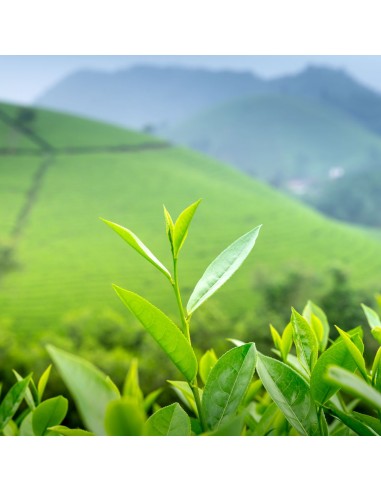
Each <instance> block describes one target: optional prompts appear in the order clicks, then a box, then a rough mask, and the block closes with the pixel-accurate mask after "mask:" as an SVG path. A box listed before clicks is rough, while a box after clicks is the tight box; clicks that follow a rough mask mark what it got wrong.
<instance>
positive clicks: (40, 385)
mask: <svg viewBox="0 0 381 492" xmlns="http://www.w3.org/2000/svg"><path fill="white" fill-rule="evenodd" d="M51 369H52V366H51V365H49V366H48V367H47V368H46V370H45V372H44V373H43V375H42V376H41V377H40V380H39V381H38V384H37V391H38V397H39V399H40V401H41V400H42V397H43V396H44V392H45V388H46V385H47V383H48V380H49V376H50V371H51Z"/></svg>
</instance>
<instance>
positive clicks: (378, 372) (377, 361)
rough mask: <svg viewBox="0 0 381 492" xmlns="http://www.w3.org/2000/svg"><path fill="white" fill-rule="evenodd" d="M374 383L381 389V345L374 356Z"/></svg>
mask: <svg viewBox="0 0 381 492" xmlns="http://www.w3.org/2000/svg"><path fill="white" fill-rule="evenodd" d="M372 385H373V386H374V387H375V388H376V390H378V391H381V347H380V348H379V349H378V350H377V353H376V355H375V356H374V361H373V365H372Z"/></svg>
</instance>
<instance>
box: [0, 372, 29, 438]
mask: <svg viewBox="0 0 381 492" xmlns="http://www.w3.org/2000/svg"><path fill="white" fill-rule="evenodd" d="M31 377H32V375H31V374H30V375H29V376H27V377H26V378H24V379H22V380H21V381H18V382H17V383H15V384H14V385H13V386H12V387H11V389H10V390H9V391H8V393H7V394H6V395H5V397H4V399H3V401H2V402H1V404H0V431H2V430H3V429H4V427H5V426H6V425H7V423H8V422H9V421H10V420H11V419H12V418H13V416H14V414H15V413H16V412H17V410H18V408H19V406H20V404H21V402H22V401H23V399H24V398H25V394H26V391H27V389H28V385H29V382H30V380H31Z"/></svg>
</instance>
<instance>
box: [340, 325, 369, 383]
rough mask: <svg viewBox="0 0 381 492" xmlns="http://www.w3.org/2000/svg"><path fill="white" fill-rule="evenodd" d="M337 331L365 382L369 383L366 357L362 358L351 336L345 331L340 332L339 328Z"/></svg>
mask: <svg viewBox="0 0 381 492" xmlns="http://www.w3.org/2000/svg"><path fill="white" fill-rule="evenodd" d="M336 329H337V331H338V332H339V335H340V337H341V339H342V340H343V342H344V343H345V345H346V347H347V349H348V350H349V352H350V354H351V356H352V357H353V360H354V361H355V362H356V365H357V367H358V370H359V371H360V373H361V375H362V377H363V378H364V379H365V381H368V373H367V372H366V367H365V360H364V357H363V356H362V353H361V352H360V350H359V349H358V348H357V347H356V345H355V344H354V343H353V342H352V340H351V338H350V336H349V335H348V334H347V333H345V331H343V330H340V328H339V327H338V326H336Z"/></svg>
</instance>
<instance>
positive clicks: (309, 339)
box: [291, 308, 319, 373]
mask: <svg viewBox="0 0 381 492" xmlns="http://www.w3.org/2000/svg"><path fill="white" fill-rule="evenodd" d="M291 324H292V328H293V334H294V343H295V347H296V354H297V356H298V359H299V361H300V363H301V364H302V366H303V367H304V368H305V369H306V370H307V372H308V373H309V372H310V371H312V369H313V368H314V365H315V364H316V361H317V356H318V350H319V345H318V341H317V338H316V335H315V332H314V330H313V329H312V328H311V327H310V325H309V324H308V322H307V320H306V319H305V318H303V316H301V315H300V314H299V313H298V312H297V311H295V309H294V308H292V315H291Z"/></svg>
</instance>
